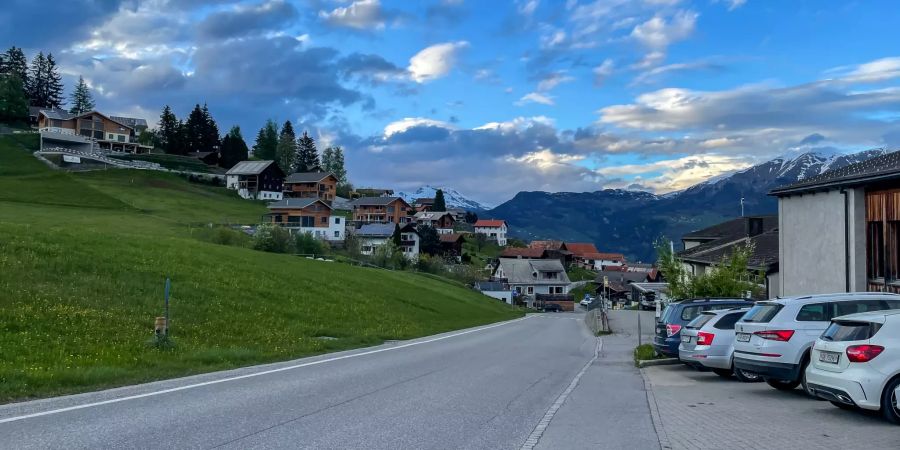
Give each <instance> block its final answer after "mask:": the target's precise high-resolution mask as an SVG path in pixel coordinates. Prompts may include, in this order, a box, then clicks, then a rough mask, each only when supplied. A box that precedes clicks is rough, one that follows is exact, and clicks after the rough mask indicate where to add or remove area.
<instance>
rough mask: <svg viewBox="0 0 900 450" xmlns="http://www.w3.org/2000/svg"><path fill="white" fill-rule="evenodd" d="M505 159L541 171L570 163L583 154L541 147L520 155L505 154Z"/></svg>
mask: <svg viewBox="0 0 900 450" xmlns="http://www.w3.org/2000/svg"><path fill="white" fill-rule="evenodd" d="M506 159H507V161H514V162H518V163H524V164H528V165H532V166H534V167H537V168H538V169H540V170H542V171H546V170H551V169H553V168H555V167H557V166H560V165H565V164H571V163H574V162H577V161H581V160H583V159H584V156H583V155H568V154H565V153H553V152H552V151H551V150H548V149H542V150H538V151H534V152H528V153H526V154H524V155H522V156H519V157H515V156H507V157H506Z"/></svg>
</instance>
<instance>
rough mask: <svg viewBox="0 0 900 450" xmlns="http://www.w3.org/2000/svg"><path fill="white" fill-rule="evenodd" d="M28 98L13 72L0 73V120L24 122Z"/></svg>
mask: <svg viewBox="0 0 900 450" xmlns="http://www.w3.org/2000/svg"><path fill="white" fill-rule="evenodd" d="M27 120H28V99H27V98H26V97H25V90H24V89H23V88H22V80H21V79H19V76H18V75H16V74H15V73H5V74H0V122H7V123H11V122H26V121H27Z"/></svg>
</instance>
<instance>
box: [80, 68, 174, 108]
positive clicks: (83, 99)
mask: <svg viewBox="0 0 900 450" xmlns="http://www.w3.org/2000/svg"><path fill="white" fill-rule="evenodd" d="M167 108H168V107H167ZM93 110H94V97H93V96H92V95H91V90H90V89H89V88H88V85H87V83H85V82H84V78H83V77H81V76H79V77H78V85H77V86H75V91H73V92H72V109H70V110H69V112H70V113H72V114H83V113H86V112H88V111H93ZM170 112H171V111H170Z"/></svg>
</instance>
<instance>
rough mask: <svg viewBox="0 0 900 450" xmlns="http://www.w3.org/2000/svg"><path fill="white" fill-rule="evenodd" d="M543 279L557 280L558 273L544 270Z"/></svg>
mask: <svg viewBox="0 0 900 450" xmlns="http://www.w3.org/2000/svg"><path fill="white" fill-rule="evenodd" d="M544 279H547V280H558V279H559V274H558V273H556V272H544Z"/></svg>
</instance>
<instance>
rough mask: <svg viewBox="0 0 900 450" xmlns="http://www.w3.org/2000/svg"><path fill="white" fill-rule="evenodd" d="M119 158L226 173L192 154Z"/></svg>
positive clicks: (170, 166)
mask: <svg viewBox="0 0 900 450" xmlns="http://www.w3.org/2000/svg"><path fill="white" fill-rule="evenodd" d="M116 158H119V159H126V160H131V161H134V160H139V161H149V162H155V163H157V164H159V165H161V166H163V167H165V168H167V169H172V170H184V171H188V172H200V173H225V170H223V169H222V168H220V167H213V166H207V165H206V164H205V163H204V162H203V161H200V160H198V159H197V158H192V157H190V156H179V155H166V154H151V155H121V156H116Z"/></svg>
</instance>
